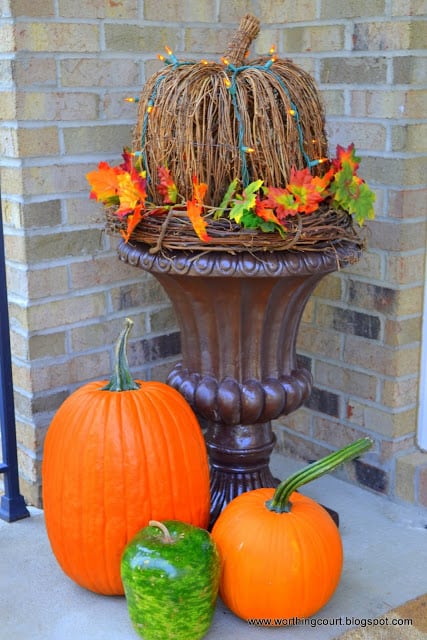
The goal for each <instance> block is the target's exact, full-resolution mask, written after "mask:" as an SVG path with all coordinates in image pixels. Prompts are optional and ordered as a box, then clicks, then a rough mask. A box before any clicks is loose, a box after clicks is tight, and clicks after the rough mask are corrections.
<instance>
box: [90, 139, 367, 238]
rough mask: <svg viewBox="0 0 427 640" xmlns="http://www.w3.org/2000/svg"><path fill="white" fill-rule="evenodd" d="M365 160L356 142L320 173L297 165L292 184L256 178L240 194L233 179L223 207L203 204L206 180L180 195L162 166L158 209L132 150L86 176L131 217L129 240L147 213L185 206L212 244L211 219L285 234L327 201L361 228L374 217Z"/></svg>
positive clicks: (100, 195) (120, 213)
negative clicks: (362, 171) (363, 174)
mask: <svg viewBox="0 0 427 640" xmlns="http://www.w3.org/2000/svg"><path fill="white" fill-rule="evenodd" d="M359 163H360V158H358V157H357V156H356V152H355V149H354V144H351V145H349V146H348V147H347V148H346V149H345V148H343V147H341V146H340V145H338V146H337V150H336V157H335V158H333V159H332V160H331V161H330V163H329V164H330V168H329V169H328V170H327V171H326V173H325V174H324V175H323V176H321V177H319V176H313V175H312V174H311V173H310V170H309V168H307V167H306V168H304V169H300V170H296V169H294V168H292V170H291V174H290V177H289V182H288V184H287V185H286V186H285V187H284V188H280V187H275V186H265V185H263V181H262V180H255V181H253V182H251V183H250V184H248V185H247V186H246V187H245V188H244V189H243V190H242V191H241V192H239V181H238V180H237V179H235V180H233V181H232V183H231V184H230V186H229V187H228V189H227V192H226V193H225V195H224V197H223V200H222V202H221V204H220V205H219V207H215V208H212V207H206V206H205V205H204V203H203V200H204V197H205V194H206V190H207V184H205V183H203V182H199V181H198V179H197V176H193V179H192V180H193V197H192V198H191V200H187V201H186V202H185V201H183V200H182V199H180V196H179V193H178V189H177V187H176V185H175V183H174V180H173V177H172V176H171V174H170V172H169V169H168V168H167V167H158V184H157V187H156V188H157V191H158V193H159V195H160V196H161V197H162V200H163V205H162V206H161V207H160V208H159V206H158V205H154V204H153V203H150V202H148V201H147V192H146V173H145V171H144V170H143V169H142V168H141V166H140V162H139V161H138V159H137V160H136V161H135V159H134V157H133V154H131V153H130V152H129V151H128V150H125V151H124V153H123V162H122V164H120V165H119V166H116V167H111V166H110V165H109V164H108V163H107V162H100V163H99V165H98V169H97V170H95V171H92V172H90V173H88V174H87V176H86V177H87V180H88V182H89V184H90V185H91V193H90V197H91V198H95V199H96V200H97V201H99V202H102V203H103V204H104V205H105V206H108V207H114V208H115V215H116V216H117V217H118V218H119V219H121V220H125V221H126V230H122V231H121V233H122V235H123V237H124V239H125V240H126V242H128V241H129V239H130V237H131V235H132V232H133V231H134V229H135V227H136V226H137V225H138V224H139V223H140V222H141V220H142V219H143V218H144V217H145V216H149V215H158V214H159V213H166V212H168V211H170V210H171V209H174V208H179V209H180V210H181V211H182V210H183V208H184V210H186V212H187V215H188V217H189V219H190V221H191V223H192V225H193V228H194V231H195V232H196V234H197V235H198V237H199V238H200V239H201V240H202V241H203V242H205V243H208V242H209V240H210V237H209V235H208V232H207V217H206V215H204V214H205V213H212V209H213V219H214V220H218V219H220V218H221V217H227V218H228V219H230V220H233V221H234V222H236V223H237V224H239V225H240V226H242V227H246V228H252V229H260V230H261V231H263V232H266V233H268V232H273V231H278V232H279V233H280V234H281V235H283V236H284V235H286V219H287V218H288V217H290V216H296V215H298V214H305V215H309V214H312V213H314V212H315V211H317V210H318V209H319V207H320V205H321V204H322V203H327V204H328V205H329V206H330V207H331V208H335V209H342V210H344V211H347V212H348V213H349V214H350V215H351V216H352V217H353V219H354V220H355V222H356V223H357V224H358V225H359V226H362V225H363V223H364V221H365V220H367V219H372V218H373V217H374V207H373V205H374V202H375V194H374V193H373V191H372V190H371V189H370V188H369V186H368V185H367V184H366V182H365V181H364V180H362V178H360V177H359V176H358V175H357V170H358V168H359Z"/></svg>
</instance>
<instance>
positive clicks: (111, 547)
mask: <svg viewBox="0 0 427 640" xmlns="http://www.w3.org/2000/svg"><path fill="white" fill-rule="evenodd" d="M132 324H133V323H132V322H131V321H130V320H127V324H126V327H125V329H124V331H123V332H122V334H121V336H120V339H119V342H118V345H117V349H116V360H117V361H116V368H115V372H114V375H113V377H112V379H111V381H110V383H109V384H106V381H102V382H91V383H89V384H86V385H84V386H83V387H81V388H80V389H78V390H77V391H75V392H74V393H72V394H71V395H70V396H69V397H68V398H67V399H66V400H65V402H64V403H63V404H62V405H61V407H60V408H59V410H58V411H57V413H56V415H55V416H54V418H53V421H52V423H51V425H50V428H49V430H48V433H47V436H46V442H45V448H44V459H43V503H44V513H45V520H46V527H47V532H48V536H49V540H50V543H51V546H52V550H53V552H54V554H55V556H56V559H57V560H58V563H59V564H60V566H61V567H62V569H63V570H64V572H65V573H66V574H67V575H68V576H69V577H70V578H72V579H73V580H75V582H77V583H78V584H79V585H81V586H82V587H86V588H87V589H90V590H92V591H95V592H97V593H102V594H106V595H119V594H123V592H124V591H123V586H122V581H121V578H120V557H121V554H122V552H123V549H124V547H125V545H126V544H127V542H128V541H129V540H130V539H131V538H132V537H133V536H134V535H135V534H136V533H137V532H138V531H139V530H140V529H141V528H142V527H144V526H146V525H147V524H148V521H149V520H150V519H155V520H165V519H174V520H182V521H184V522H188V523H190V524H193V525H196V526H199V527H204V528H205V527H206V526H207V524H208V519H209V467H208V460H207V454H206V449H205V443H204V439H203V435H202V433H201V431H200V427H199V424H198V422H197V420H196V417H195V415H194V413H193V411H192V409H191V408H190V406H189V405H188V404H187V402H186V401H185V400H184V398H183V397H182V396H181V395H180V394H179V393H178V392H177V391H175V390H174V389H172V388H171V387H169V386H167V385H165V384H163V383H160V382H142V381H140V380H135V381H134V380H133V379H132V377H131V375H130V372H129V368H128V363H127V358H126V344H127V337H128V333H129V331H130V328H131V326H132Z"/></svg>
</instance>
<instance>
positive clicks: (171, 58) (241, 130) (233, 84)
mask: <svg viewBox="0 0 427 640" xmlns="http://www.w3.org/2000/svg"><path fill="white" fill-rule="evenodd" d="M165 51H166V54H167V57H166V56H164V55H162V54H159V55H158V58H159V60H161V61H162V62H163V63H164V64H165V65H167V66H172V67H173V68H174V69H177V68H179V67H182V66H188V65H194V62H192V61H186V60H178V58H177V57H176V56H175V54H174V53H173V51H172V50H171V49H170V47H165ZM269 56H270V57H269V59H268V60H267V61H266V62H265V63H264V64H244V65H240V66H235V65H234V64H232V63H231V62H230V61H229V60H228V59H227V58H221V62H222V64H223V65H224V69H225V70H226V71H227V72H228V73H226V74H225V76H224V84H225V86H226V88H227V90H228V91H229V93H230V96H231V100H232V104H233V108H234V112H235V116H236V120H237V123H238V148H239V152H240V158H241V174H242V175H241V178H242V184H243V186H244V187H246V186H247V185H248V184H249V183H250V176H249V171H248V163H247V154H248V153H255V151H256V150H255V149H253V148H252V147H248V146H246V145H245V144H244V140H245V127H244V122H243V118H242V115H241V113H240V109H239V103H238V99H237V79H238V75H239V73H241V72H242V71H246V70H248V69H259V70H261V71H264V72H266V73H268V74H269V75H271V76H272V77H274V79H275V81H276V82H277V83H278V84H279V85H280V87H281V88H282V89H283V91H284V92H285V94H286V96H287V98H288V100H289V109H288V113H289V115H290V116H292V117H293V118H294V121H295V125H296V129H297V132H298V144H299V147H300V151H301V155H302V156H303V158H304V161H305V163H306V165H307V167H309V168H310V169H311V168H313V167H315V166H317V165H319V164H322V163H323V162H326V161H327V158H317V159H312V158H310V157H309V156H308V154H307V152H306V150H305V148H304V132H303V129H302V126H301V122H300V116H299V112H298V107H297V105H296V104H295V103H294V102H293V100H292V97H291V94H290V92H289V89H288V87H287V86H286V84H285V82H284V81H283V79H282V78H281V77H280V76H279V74H277V73H276V72H275V71H274V66H273V65H274V63H275V62H276V60H277V55H276V53H275V47H274V46H272V47H271V48H270V50H269ZM201 63H202V64H208V63H207V61H206V60H201ZM166 77H167V74H162V75H160V76H159V77H158V78H157V79H156V81H155V83H154V86H153V90H152V92H151V95H150V97H149V99H148V101H147V108H146V111H145V114H144V118H143V122H142V127H141V151H135V152H134V153H133V155H135V156H140V157H141V163H142V166H143V167H144V168H145V169H146V171H147V179H148V180H149V179H150V176H149V175H148V168H147V161H146V154H145V151H144V149H145V142H146V137H147V130H148V122H149V117H150V114H151V113H152V111H153V109H154V107H155V102H156V97H157V93H158V90H159V87H160V85H161V83H162V82H163V80H164V79H165V78H166ZM126 101H128V102H139V98H126Z"/></svg>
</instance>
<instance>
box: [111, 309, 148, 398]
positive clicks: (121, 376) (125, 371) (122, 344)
mask: <svg viewBox="0 0 427 640" xmlns="http://www.w3.org/2000/svg"><path fill="white" fill-rule="evenodd" d="M132 327H133V321H132V320H131V319H130V318H126V324H125V327H124V329H123V331H122V332H121V334H120V336H119V339H118V340H117V343H116V349H115V362H114V370H113V375H112V376H111V379H110V382H108V384H106V385H105V387H102V390H103V391H134V390H136V389H139V384H137V383H136V382H135V380H134V379H133V377H132V374H131V372H130V369H129V362H128V358H127V354H126V351H127V345H128V337H129V333H130V332H131V330H132Z"/></svg>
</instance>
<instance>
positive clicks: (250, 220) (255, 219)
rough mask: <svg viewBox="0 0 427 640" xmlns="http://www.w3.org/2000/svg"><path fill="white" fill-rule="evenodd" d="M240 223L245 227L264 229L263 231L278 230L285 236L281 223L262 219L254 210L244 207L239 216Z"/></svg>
mask: <svg viewBox="0 0 427 640" xmlns="http://www.w3.org/2000/svg"><path fill="white" fill-rule="evenodd" d="M240 224H241V226H242V227H245V228H246V229H261V231H264V233H273V232H274V231H278V232H279V233H280V235H281V236H282V238H284V237H285V236H286V233H285V231H284V229H283V227H282V226H281V225H278V224H275V223H274V222H269V221H266V220H263V219H262V218H260V217H259V216H258V215H257V214H256V213H255V211H252V210H250V211H248V210H247V209H245V211H244V212H243V215H242V217H241V220H240Z"/></svg>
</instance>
